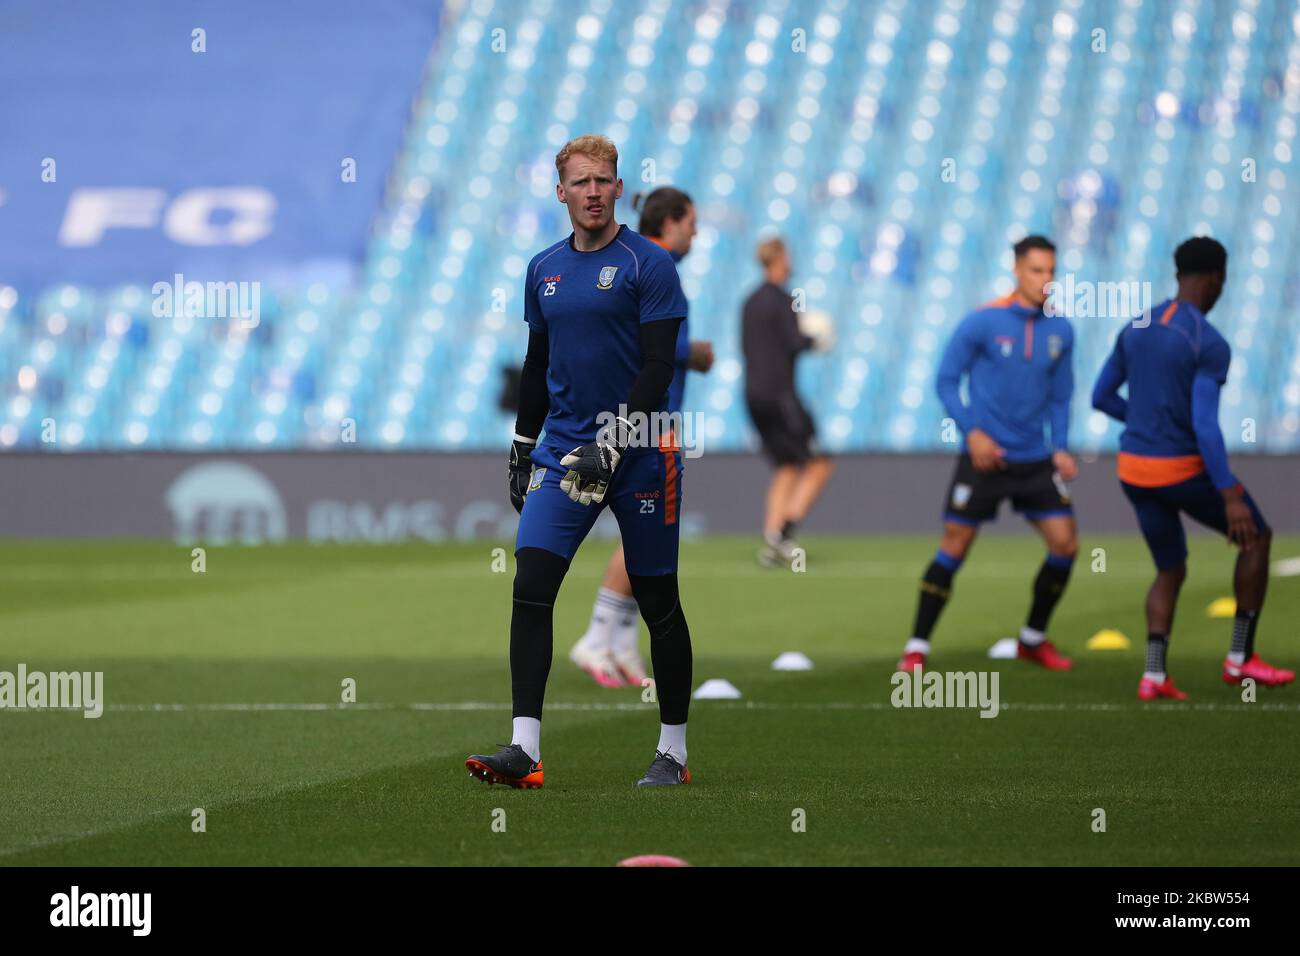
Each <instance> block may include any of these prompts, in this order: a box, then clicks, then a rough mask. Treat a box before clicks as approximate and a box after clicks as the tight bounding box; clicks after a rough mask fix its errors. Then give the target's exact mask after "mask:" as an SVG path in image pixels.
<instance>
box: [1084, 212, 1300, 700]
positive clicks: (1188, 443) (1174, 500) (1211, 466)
mask: <svg viewBox="0 0 1300 956" xmlns="http://www.w3.org/2000/svg"><path fill="white" fill-rule="evenodd" d="M1174 265H1175V266H1176V268H1177V270H1178V275H1177V277H1178V294H1177V296H1176V297H1175V298H1173V299H1170V300H1168V301H1167V302H1163V303H1161V304H1160V305H1158V306H1156V307H1155V308H1154V309H1152V310H1151V312H1150V313H1149V314H1148V315H1147V316H1145V318H1144V320H1143V321H1140V322H1134V323H1132V324H1130V325H1128V326H1126V327H1125V328H1124V330H1123V331H1122V332H1120V334H1119V337H1118V338H1117V339H1116V341H1115V349H1114V351H1113V352H1111V354H1110V358H1108V359H1107V360H1106V364H1105V365H1104V366H1103V367H1102V370H1101V374H1100V375H1099V376H1098V378H1097V384H1096V386H1095V387H1094V388H1093V392H1092V404H1093V407H1095V408H1097V409H1100V410H1101V411H1103V412H1105V413H1106V414H1107V415H1109V416H1110V417H1111V418H1114V419H1117V420H1119V421H1121V422H1123V423H1124V432H1123V434H1121V435H1120V439H1119V447H1120V452H1119V463H1118V464H1119V480H1120V485H1121V487H1122V488H1123V489H1124V494H1125V495H1126V496H1127V497H1128V500H1129V501H1130V502H1131V503H1132V504H1133V510H1134V511H1136V512H1137V519H1138V526H1139V527H1140V528H1141V529H1142V536H1143V537H1144V538H1146V542H1147V546H1148V547H1149V548H1150V549H1151V556H1152V558H1154V559H1155V565H1156V580H1155V583H1154V584H1152V585H1151V590H1150V591H1149V592H1147V605H1146V610H1147V660H1146V670H1145V671H1143V673H1142V679H1141V681H1140V682H1139V683H1138V698H1139V699H1140V700H1156V699H1157V698H1160V697H1172V698H1173V699H1175V700H1186V698H1187V695H1186V694H1184V693H1183V692H1182V691H1180V690H1179V689H1178V688H1177V687H1175V686H1174V681H1173V678H1172V677H1170V676H1169V674H1168V672H1167V671H1166V670H1165V655H1166V652H1167V651H1168V649H1169V633H1170V629H1171V628H1172V626H1173V623H1174V608H1175V607H1176V606H1177V604H1178V591H1179V589H1180V588H1181V587H1182V584H1183V579H1184V578H1186V577H1187V538H1186V535H1185V534H1184V532H1183V525H1182V521H1181V520H1180V518H1179V513H1180V512H1186V513H1187V514H1188V515H1190V516H1191V517H1192V518H1195V519H1196V520H1197V521H1199V522H1200V523H1201V524H1203V525H1206V526H1207V527H1210V528H1213V529H1214V530H1215V531H1218V532H1219V533H1220V534H1224V535H1227V537H1228V540H1229V541H1231V542H1232V543H1234V544H1236V545H1237V547H1238V548H1239V549H1240V550H1239V552H1238V554H1237V568H1236V571H1235V572H1234V574H1233V591H1234V592H1235V594H1236V598H1237V615H1236V619H1235V620H1234V621H1233V622H1232V644H1231V646H1230V649H1229V651H1228V656H1227V658H1226V659H1225V660H1224V662H1223V679H1224V681H1226V682H1227V683H1229V684H1238V683H1240V682H1241V681H1242V680H1244V679H1245V678H1248V677H1249V678H1253V679H1254V680H1255V681H1256V682H1257V683H1260V684H1263V685H1264V686H1266V687H1274V686H1278V685H1281V684H1287V683H1290V682H1291V681H1292V680H1294V679H1295V672H1293V671H1289V670H1283V669H1282V668H1280V667H1274V666H1272V665H1271V664H1267V663H1265V662H1264V661H1263V660H1261V659H1260V656H1259V655H1258V654H1256V653H1255V629H1256V627H1257V626H1258V625H1259V612H1260V610H1261V609H1262V608H1263V606H1264V592H1265V590H1266V589H1267V587H1268V552H1269V544H1270V542H1271V540H1272V532H1271V531H1270V530H1269V527H1268V524H1267V523H1266V522H1265V521H1264V516H1263V515H1262V514H1260V511H1259V508H1258V507H1256V505H1255V501H1254V499H1252V498H1251V496H1250V493H1249V492H1247V491H1246V489H1245V488H1243V487H1242V485H1241V482H1239V481H1238V480H1237V479H1236V478H1235V477H1234V476H1233V474H1232V471H1231V470H1230V469H1229V468H1228V452H1227V449H1226V447H1225V445H1224V443H1223V433H1222V432H1221V431H1220V430H1219V389H1220V388H1221V387H1222V386H1223V384H1224V382H1226V381H1227V379H1228V364H1229V362H1230V361H1231V358H1232V350H1231V349H1230V348H1229V346H1228V343H1227V340H1225V339H1224V337H1223V336H1222V335H1220V334H1219V332H1218V330H1217V329H1215V328H1214V326H1212V325H1210V323H1209V322H1208V321H1207V320H1206V318H1205V315H1206V313H1207V312H1209V311H1210V309H1212V308H1214V303H1215V302H1217V301H1218V299H1219V294H1220V293H1221V292H1222V291H1223V284H1224V282H1225V280H1226V279H1227V267H1228V252H1227V250H1226V249H1224V248H1223V246H1222V245H1220V244H1219V243H1218V242H1216V241H1215V240H1214V239H1209V238H1206V237H1197V238H1195V239H1188V240H1187V241H1186V242H1184V243H1183V244H1182V245H1181V246H1179V247H1178V249H1177V250H1176V251H1175V252H1174ZM1125 382H1127V383H1128V399H1127V400H1125V399H1124V398H1122V397H1121V396H1120V394H1119V388H1120V386H1121V385H1123V384H1124V383H1125Z"/></svg>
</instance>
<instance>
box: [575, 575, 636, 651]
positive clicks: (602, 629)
mask: <svg viewBox="0 0 1300 956" xmlns="http://www.w3.org/2000/svg"><path fill="white" fill-rule="evenodd" d="M629 605H631V608H632V612H631V613H632V615H633V616H634V619H635V615H636V608H637V605H636V600H635V599H634V598H630V597H625V596H624V595H622V594H619V593H618V592H617V591H611V590H609V588H601V589H600V590H599V591H597V592H596V603H595V604H593V605H592V607H591V623H590V624H588V625H587V633H586V634H584V635H582V644H583V646H584V647H586V648H587V649H588V650H591V651H607V650H609V649H610V647H611V645H612V642H613V639H614V632H615V630H616V629H617V628H618V625H619V622H620V621H622V620H623V618H625V617H627V615H628V606H629Z"/></svg>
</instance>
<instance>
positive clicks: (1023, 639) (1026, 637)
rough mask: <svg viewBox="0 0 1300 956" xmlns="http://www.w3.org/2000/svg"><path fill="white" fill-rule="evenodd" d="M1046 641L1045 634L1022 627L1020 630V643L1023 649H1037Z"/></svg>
mask: <svg viewBox="0 0 1300 956" xmlns="http://www.w3.org/2000/svg"><path fill="white" fill-rule="evenodd" d="M1046 639H1047V635H1046V634H1044V633H1043V632H1042V631H1035V630H1034V629H1033V628H1032V627H1022V628H1021V629H1020V643H1021V644H1023V645H1025V647H1037V646H1038V645H1039V644H1041V643H1043V641H1045V640H1046Z"/></svg>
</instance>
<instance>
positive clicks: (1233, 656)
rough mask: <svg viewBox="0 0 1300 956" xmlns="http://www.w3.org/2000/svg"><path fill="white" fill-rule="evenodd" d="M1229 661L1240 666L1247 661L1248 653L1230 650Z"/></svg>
mask: <svg viewBox="0 0 1300 956" xmlns="http://www.w3.org/2000/svg"><path fill="white" fill-rule="evenodd" d="M1228 663H1229V664H1233V665H1235V666H1237V667H1240V666H1241V665H1242V664H1244V663H1246V655H1245V654H1244V653H1242V652H1241V651H1228Z"/></svg>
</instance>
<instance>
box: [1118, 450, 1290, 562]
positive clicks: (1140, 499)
mask: <svg viewBox="0 0 1300 956" xmlns="http://www.w3.org/2000/svg"><path fill="white" fill-rule="evenodd" d="M1120 486H1121V487H1122V488H1123V489H1124V494H1125V495H1126V496H1127V497H1128V500H1129V501H1130V502H1132V503H1133V510H1134V511H1136V512H1137V519H1138V526H1139V527H1140V528H1141V529H1142V537H1144V538H1146V540H1147V547H1148V548H1150V549H1151V557H1153V558H1154V559H1155V562H1156V567H1157V568H1159V569H1160V570H1161V571H1167V570H1169V569H1170V568H1177V567H1181V566H1182V565H1183V564H1185V563H1186V561H1187V535H1186V533H1185V532H1184V531H1183V523H1182V521H1181V520H1180V519H1179V516H1178V515H1179V512H1186V513H1187V514H1188V515H1190V516H1191V517H1193V518H1195V519H1196V520H1197V521H1199V522H1200V523H1201V524H1203V525H1205V526H1206V527H1207V528H1213V529H1214V530H1215V531H1217V532H1219V533H1220V534H1222V535H1226V534H1227V533H1228V512H1227V509H1226V508H1225V507H1224V504H1223V495H1221V494H1219V490H1218V489H1217V488H1215V487H1214V482H1212V481H1211V480H1210V476H1209V474H1208V473H1206V472H1201V473H1200V474H1199V475H1196V476H1195V477H1192V478H1188V479H1187V480H1186V481H1180V482H1178V484H1176V485H1165V486H1163V487H1161V488H1142V487H1139V486H1138V485H1130V484H1128V483H1127V482H1123V481H1121V482H1120ZM1242 500H1243V501H1245V502H1246V507H1248V508H1250V513H1251V515H1252V516H1253V517H1254V519H1255V527H1256V528H1258V529H1259V530H1260V531H1261V532H1262V531H1267V530H1268V523H1267V522H1266V521H1265V520H1264V516H1263V515H1262V514H1260V511H1259V508H1258V507H1257V506H1256V504H1255V499H1254V498H1252V497H1251V496H1250V492H1248V491H1247V492H1244V493H1243V494H1242Z"/></svg>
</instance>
